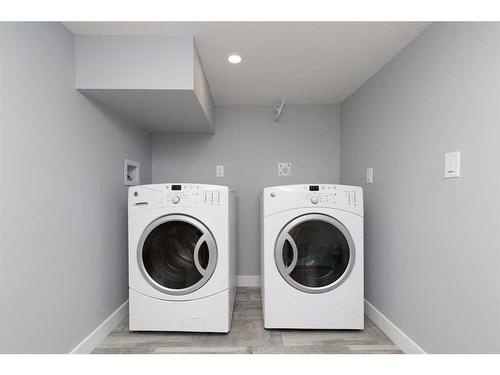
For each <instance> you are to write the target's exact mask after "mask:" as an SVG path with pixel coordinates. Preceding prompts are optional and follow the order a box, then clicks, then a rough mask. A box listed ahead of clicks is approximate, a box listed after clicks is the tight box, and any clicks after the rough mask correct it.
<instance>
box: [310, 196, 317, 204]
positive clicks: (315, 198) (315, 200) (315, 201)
mask: <svg viewBox="0 0 500 375" xmlns="http://www.w3.org/2000/svg"><path fill="white" fill-rule="evenodd" d="M318 202H319V198H318V197H317V196H314V197H312V198H311V203H312V204H318Z"/></svg>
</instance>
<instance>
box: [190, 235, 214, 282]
mask: <svg viewBox="0 0 500 375" xmlns="http://www.w3.org/2000/svg"><path fill="white" fill-rule="evenodd" d="M205 241H206V238H205V235H203V236H201V237H200V239H199V240H198V242H196V246H195V247H194V253H193V260H194V265H195V267H196V269H197V270H198V272H199V273H201V275H202V276H205V274H206V273H207V270H206V269H205V268H203V267H202V266H201V264H200V259H199V257H198V256H199V254H200V247H201V245H203V242H205ZM207 246H208V244H207ZM209 254H210V252H209Z"/></svg>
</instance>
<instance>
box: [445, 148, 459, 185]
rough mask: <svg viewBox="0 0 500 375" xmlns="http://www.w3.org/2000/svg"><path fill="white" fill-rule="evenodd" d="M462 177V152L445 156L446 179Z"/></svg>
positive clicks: (448, 153)
mask: <svg viewBox="0 0 500 375" xmlns="http://www.w3.org/2000/svg"><path fill="white" fill-rule="evenodd" d="M457 177H460V151H455V152H447V153H446V154H444V178H457Z"/></svg>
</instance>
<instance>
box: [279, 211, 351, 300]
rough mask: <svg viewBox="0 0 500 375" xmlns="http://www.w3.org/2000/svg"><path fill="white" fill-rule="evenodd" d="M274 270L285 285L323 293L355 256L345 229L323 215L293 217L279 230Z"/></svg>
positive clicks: (340, 280)
mask: <svg viewBox="0 0 500 375" xmlns="http://www.w3.org/2000/svg"><path fill="white" fill-rule="evenodd" d="M274 255H275V260H276V266H277V268H278V271H279V272H280V274H281V276H282V277H283V278H284V279H285V280H286V282H287V283H288V284H290V285H291V286H293V287H294V288H296V289H298V290H300V291H303V292H307V293H324V292H327V291H330V290H332V289H335V288H337V287H338V286H340V285H341V284H342V283H343V282H344V281H345V280H346V279H347V277H348V276H349V273H350V272H351V270H352V268H353V266H354V259H355V249H354V242H353V240H352V237H351V235H350V234H349V231H348V230H347V228H346V227H345V226H344V225H343V224H342V223H341V222H340V221H338V220H336V219H335V218H333V217H331V216H328V215H324V214H306V215H302V216H299V217H297V218H295V219H294V220H292V221H290V222H289V223H288V224H286V225H285V226H284V228H283V229H282V230H281V232H280V234H279V236H278V239H277V241H276V247H275V254H274Z"/></svg>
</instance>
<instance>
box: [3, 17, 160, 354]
mask: <svg viewBox="0 0 500 375" xmlns="http://www.w3.org/2000/svg"><path fill="white" fill-rule="evenodd" d="M0 50H1V53H0V54H1V56H2V58H1V59H0V129H1V137H0V142H1V145H0V158H1V159H0V161H1V165H2V181H1V184H0V186H1V195H0V204H1V206H0V219H1V223H0V224H1V225H0V229H1V234H0V241H1V246H0V332H1V333H0V352H28V353H29V352H68V351H70V350H71V349H72V348H73V347H75V346H76V345H77V344H78V343H79V342H80V341H81V340H82V339H84V338H85V337H86V336H87V335H88V334H89V333H90V332H91V331H92V330H94V329H95V328H96V327H97V326H98V324H100V323H101V322H102V321H103V320H104V319H105V318H107V317H108V316H109V315H110V314H111V313H112V312H113V311H114V310H115V309H116V308H118V306H120V305H121V304H122V303H123V302H124V301H125V300H126V299H127V295H128V294H127V286H128V281H127V193H126V192H127V188H126V187H124V186H123V159H124V158H129V159H132V160H136V161H139V162H140V163H141V168H142V180H143V182H149V181H150V179H151V138H150V135H148V134H147V133H145V132H142V131H138V130H133V129H132V128H128V127H127V126H124V124H123V123H122V122H121V121H120V120H118V119H116V118H114V117H112V116H111V115H110V114H108V113H105V112H102V111H101V110H99V109H98V108H96V107H95V106H94V105H93V104H92V103H90V102H89V101H88V100H87V99H86V98H85V97H83V96H82V95H81V94H79V93H78V92H77V91H76V90H75V89H74V71H73V37H72V35H71V34H70V33H69V32H68V31H67V30H66V29H65V28H64V27H63V26H62V25H60V24H58V23H20V24H13V23H11V24H9V23H0Z"/></svg>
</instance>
